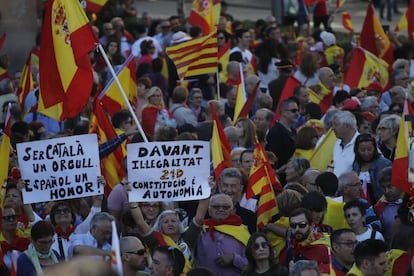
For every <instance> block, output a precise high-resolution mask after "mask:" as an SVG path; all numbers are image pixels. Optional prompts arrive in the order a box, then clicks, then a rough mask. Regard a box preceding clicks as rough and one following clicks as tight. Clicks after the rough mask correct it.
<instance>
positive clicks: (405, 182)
mask: <svg viewBox="0 0 414 276" xmlns="http://www.w3.org/2000/svg"><path fill="white" fill-rule="evenodd" d="M410 116H412V114H409V113H408V106H407V102H406V104H405V106H404V112H403V114H402V116H401V122H400V129H399V131H398V137H397V146H396V149H395V157H394V162H393V165H392V179H391V182H392V184H393V185H394V186H395V187H397V188H398V189H400V190H401V191H403V192H405V193H407V194H409V195H414V185H413V183H414V179H413V178H412V177H410V175H413V173H414V162H413V161H412V160H411V159H413V158H414V156H411V155H409V154H410V152H411V151H412V150H411V146H410V145H411V144H412V143H411V140H410V138H409V137H410V135H409V134H411V133H412V123H411V121H409V119H410Z"/></svg>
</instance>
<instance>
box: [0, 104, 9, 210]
mask: <svg viewBox="0 0 414 276" xmlns="http://www.w3.org/2000/svg"><path fill="white" fill-rule="evenodd" d="M10 109H11V103H9V105H8V107H7V114H6V120H5V122H6V124H5V127H4V133H3V138H2V141H1V146H0V161H1V162H0V163H1V164H2V165H1V166H0V185H1V190H0V207H3V203H4V197H5V196H6V187H7V176H8V174H9V161H10V129H11V116H10Z"/></svg>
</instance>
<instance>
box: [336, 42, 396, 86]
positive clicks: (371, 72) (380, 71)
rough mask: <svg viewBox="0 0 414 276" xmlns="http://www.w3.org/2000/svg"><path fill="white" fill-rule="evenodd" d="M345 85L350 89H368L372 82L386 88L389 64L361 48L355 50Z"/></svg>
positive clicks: (346, 73) (346, 74) (345, 78)
mask: <svg viewBox="0 0 414 276" xmlns="http://www.w3.org/2000/svg"><path fill="white" fill-rule="evenodd" d="M353 51H354V52H353V54H352V58H351V61H350V63H349V67H348V70H347V71H346V72H345V77H344V83H346V84H347V85H349V86H350V87H358V88H362V87H367V86H368V85H369V84H370V83H372V82H379V83H380V84H381V86H382V87H383V88H384V87H386V85H387V83H388V75H389V73H388V64H387V63H386V62H385V61H384V60H382V59H380V58H378V57H376V56H375V55H374V54H372V53H371V52H368V51H366V50H364V49H362V48H360V47H357V48H355V49H354V50H353Z"/></svg>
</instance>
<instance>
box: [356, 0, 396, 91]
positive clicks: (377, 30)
mask: <svg viewBox="0 0 414 276" xmlns="http://www.w3.org/2000/svg"><path fill="white" fill-rule="evenodd" d="M360 43H361V47H362V48H364V49H365V50H367V51H369V52H371V53H373V54H374V55H375V56H377V57H379V58H381V59H383V60H385V61H386V62H387V63H388V64H389V65H392V64H393V62H394V53H393V48H392V45H391V42H390V40H389V38H388V35H387V34H386V33H385V32H384V29H383V28H382V26H381V22H380V21H379V19H378V17H377V16H376V15H375V11H374V6H373V4H372V3H369V4H368V8H367V12H366V15H365V20H364V24H363V25H362V30H361V35H360ZM351 87H353V86H351Z"/></svg>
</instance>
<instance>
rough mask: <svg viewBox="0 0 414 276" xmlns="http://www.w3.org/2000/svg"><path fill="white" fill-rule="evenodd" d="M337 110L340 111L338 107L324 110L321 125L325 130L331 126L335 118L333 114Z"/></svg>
mask: <svg viewBox="0 0 414 276" xmlns="http://www.w3.org/2000/svg"><path fill="white" fill-rule="evenodd" d="M339 111H340V110H339V109H336V108H332V109H329V110H328V111H327V112H326V114H325V118H324V119H323V127H324V128H325V130H326V131H328V130H329V129H330V128H331V126H332V122H333V120H334V119H335V115H336V113H338V112H339Z"/></svg>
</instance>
